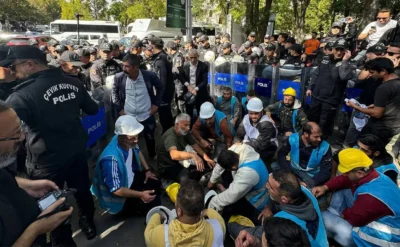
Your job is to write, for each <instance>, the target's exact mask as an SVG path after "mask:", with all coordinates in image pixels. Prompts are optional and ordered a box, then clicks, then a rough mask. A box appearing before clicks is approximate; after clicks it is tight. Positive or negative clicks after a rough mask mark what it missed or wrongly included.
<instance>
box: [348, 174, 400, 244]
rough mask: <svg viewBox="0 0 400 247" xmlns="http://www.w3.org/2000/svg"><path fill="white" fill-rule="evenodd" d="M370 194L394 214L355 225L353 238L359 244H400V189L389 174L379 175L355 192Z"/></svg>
mask: <svg viewBox="0 0 400 247" xmlns="http://www.w3.org/2000/svg"><path fill="white" fill-rule="evenodd" d="M363 194H368V195H370V196H373V197H375V198H376V199H378V200H379V201H381V202H383V203H384V204H385V205H386V206H387V207H388V208H389V209H390V210H391V211H392V212H393V214H394V215H387V216H384V217H382V218H380V219H377V220H375V221H373V222H371V223H369V224H367V225H366V226H362V227H353V232H352V236H353V240H354V242H355V243H356V244H357V246H365V247H367V246H400V203H399V198H400V190H399V188H398V187H397V185H395V184H393V182H392V181H391V180H390V178H388V177H387V176H384V175H383V174H381V173H379V177H377V178H375V179H373V180H372V181H370V182H369V183H366V184H363V185H361V186H360V187H358V188H357V190H356V191H355V192H354V200H357V197H358V195H363Z"/></svg>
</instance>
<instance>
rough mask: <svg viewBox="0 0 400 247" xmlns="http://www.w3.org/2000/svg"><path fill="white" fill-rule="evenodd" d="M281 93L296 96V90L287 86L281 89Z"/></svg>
mask: <svg viewBox="0 0 400 247" xmlns="http://www.w3.org/2000/svg"><path fill="white" fill-rule="evenodd" d="M283 95H288V96H293V97H296V90H294V89H293V88H292V87H288V88H286V89H285V91H283Z"/></svg>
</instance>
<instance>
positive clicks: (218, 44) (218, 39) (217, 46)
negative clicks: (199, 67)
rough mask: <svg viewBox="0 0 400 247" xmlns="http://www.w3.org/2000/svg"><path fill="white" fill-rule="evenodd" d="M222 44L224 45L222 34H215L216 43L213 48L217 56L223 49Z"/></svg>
mask: <svg viewBox="0 0 400 247" xmlns="http://www.w3.org/2000/svg"><path fill="white" fill-rule="evenodd" d="M221 45H222V42H221V34H219V33H218V34H216V35H215V45H214V49H213V51H214V53H215V56H218V54H219V51H220V49H221Z"/></svg>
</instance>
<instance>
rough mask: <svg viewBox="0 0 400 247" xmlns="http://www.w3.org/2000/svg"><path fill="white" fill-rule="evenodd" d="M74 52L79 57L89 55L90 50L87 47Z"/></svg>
mask: <svg viewBox="0 0 400 247" xmlns="http://www.w3.org/2000/svg"><path fill="white" fill-rule="evenodd" d="M76 54H78V56H79V57H90V52H89V50H88V49H83V48H81V49H79V50H77V51H76Z"/></svg>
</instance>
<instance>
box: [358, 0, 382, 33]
mask: <svg viewBox="0 0 400 247" xmlns="http://www.w3.org/2000/svg"><path fill="white" fill-rule="evenodd" d="M378 8H379V0H364V8H363V13H362V18H361V21H360V28H362V29H364V27H365V26H367V25H368V24H369V23H370V22H372V21H373V20H374V19H375V17H376V14H377V12H378ZM362 29H361V30H362Z"/></svg>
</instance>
